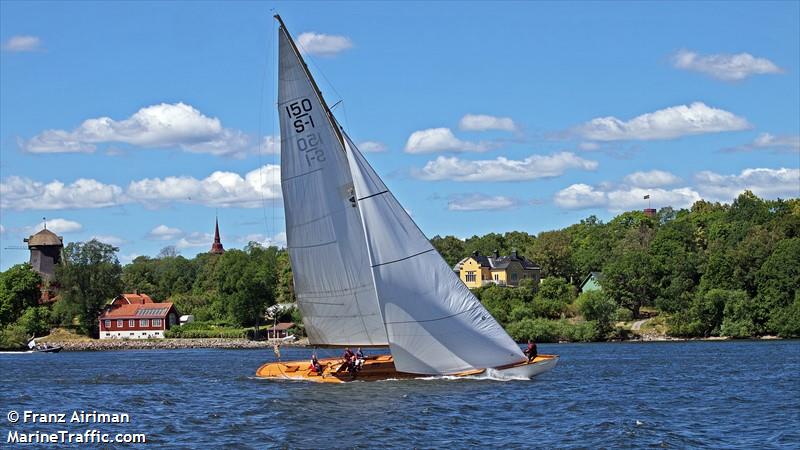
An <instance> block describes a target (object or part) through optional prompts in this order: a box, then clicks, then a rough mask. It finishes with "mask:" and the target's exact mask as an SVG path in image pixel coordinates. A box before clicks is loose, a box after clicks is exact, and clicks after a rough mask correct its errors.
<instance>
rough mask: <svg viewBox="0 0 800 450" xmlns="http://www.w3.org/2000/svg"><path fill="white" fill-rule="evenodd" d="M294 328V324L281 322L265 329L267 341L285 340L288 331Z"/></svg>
mask: <svg viewBox="0 0 800 450" xmlns="http://www.w3.org/2000/svg"><path fill="white" fill-rule="evenodd" d="M292 327H294V322H281V323H279V324H277V325H275V326H274V327H271V328H268V329H267V339H281V338H285V337H286V336H287V335H288V333H289V329H290V328H292Z"/></svg>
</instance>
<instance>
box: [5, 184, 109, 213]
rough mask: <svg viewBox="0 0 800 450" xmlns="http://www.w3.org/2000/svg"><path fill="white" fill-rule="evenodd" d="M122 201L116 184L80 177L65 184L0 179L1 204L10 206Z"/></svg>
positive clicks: (89, 205) (101, 204)
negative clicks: (0, 180)
mask: <svg viewBox="0 0 800 450" xmlns="http://www.w3.org/2000/svg"><path fill="white" fill-rule="evenodd" d="M121 201H122V189H121V188H120V187H119V186H115V185H111V184H104V183H101V182H99V181H97V180H93V179H85V178H80V179H78V180H76V181H75V182H73V183H71V184H69V185H67V184H64V183H62V182H61V181H58V180H55V181H52V182H50V183H47V184H45V183H42V182H39V181H34V180H31V179H29V178H24V177H18V176H11V177H8V178H7V179H5V180H4V181H2V182H0V207H2V208H9V209H17V210H21V209H72V208H104V207H107V206H113V205H116V204H119V203H120V202H121Z"/></svg>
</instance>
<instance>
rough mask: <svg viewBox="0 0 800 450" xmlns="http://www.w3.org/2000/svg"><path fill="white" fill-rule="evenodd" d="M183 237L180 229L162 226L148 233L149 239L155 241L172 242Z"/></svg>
mask: <svg viewBox="0 0 800 450" xmlns="http://www.w3.org/2000/svg"><path fill="white" fill-rule="evenodd" d="M181 236H183V231H182V230H181V229H180V228H172V227H168V226H166V225H164V224H161V225H159V226H157V227H155V228H153V229H152V230H150V232H149V233H147V239H152V240H155V241H171V240H173V239H177V238H179V237H181Z"/></svg>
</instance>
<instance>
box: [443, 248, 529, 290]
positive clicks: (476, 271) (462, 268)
mask: <svg viewBox="0 0 800 450" xmlns="http://www.w3.org/2000/svg"><path fill="white" fill-rule="evenodd" d="M453 270H454V271H455V272H456V273H458V276H459V278H461V281H463V282H464V284H466V285H467V287H469V288H477V287H481V286H486V285H489V284H497V285H500V286H519V284H520V282H521V281H522V280H524V279H532V280H533V283H534V285H538V284H539V278H540V277H541V268H540V267H539V266H538V265H536V264H535V263H533V262H532V261H530V260H528V259H526V258H525V257H524V256H520V255H519V254H518V253H517V251H516V250H514V251H512V252H511V255H509V256H500V253H499V252H498V251H497V250H495V251H494V254H493V255H491V256H485V255H481V254H480V253H479V252H473V253H472V255H471V256H468V257H466V258H464V259H462V260H461V261H459V262H458V264H456V265H455V266H453Z"/></svg>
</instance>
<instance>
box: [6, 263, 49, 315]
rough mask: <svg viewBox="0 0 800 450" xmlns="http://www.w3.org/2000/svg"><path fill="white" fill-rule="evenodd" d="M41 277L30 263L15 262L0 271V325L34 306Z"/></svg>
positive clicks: (37, 298)
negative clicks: (3, 270) (13, 264)
mask: <svg viewBox="0 0 800 450" xmlns="http://www.w3.org/2000/svg"><path fill="white" fill-rule="evenodd" d="M41 284H42V278H41V277H40V276H39V274H38V273H36V272H34V271H33V268H32V267H31V266H30V264H27V263H25V264H17V265H15V266H11V267H10V268H9V269H8V270H6V271H5V272H3V273H0V327H3V326H6V325H8V324H10V323H13V322H15V321H16V320H17V319H18V318H19V316H21V315H22V313H23V312H24V311H25V309H26V308H29V307H32V306H36V304H37V302H38V300H39V297H40V296H41V292H40V290H39V286H40V285H41Z"/></svg>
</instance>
